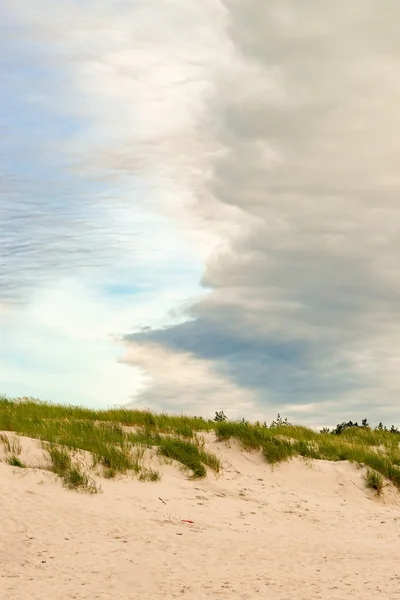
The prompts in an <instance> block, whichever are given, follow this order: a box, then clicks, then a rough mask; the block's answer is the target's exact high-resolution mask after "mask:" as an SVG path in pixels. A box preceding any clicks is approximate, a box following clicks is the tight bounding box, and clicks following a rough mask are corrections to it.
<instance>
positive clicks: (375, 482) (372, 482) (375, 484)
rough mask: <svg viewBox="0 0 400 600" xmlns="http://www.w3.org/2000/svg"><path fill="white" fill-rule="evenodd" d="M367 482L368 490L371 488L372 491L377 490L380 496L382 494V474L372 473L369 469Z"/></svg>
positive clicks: (366, 476)
mask: <svg viewBox="0 0 400 600" xmlns="http://www.w3.org/2000/svg"><path fill="white" fill-rule="evenodd" d="M365 482H366V486H367V487H368V488H370V489H371V490H375V491H376V493H377V494H378V495H379V494H381V493H382V490H383V477H382V475H381V474H380V473H377V472H376V471H371V470H370V469H368V471H367V473H366V475H365Z"/></svg>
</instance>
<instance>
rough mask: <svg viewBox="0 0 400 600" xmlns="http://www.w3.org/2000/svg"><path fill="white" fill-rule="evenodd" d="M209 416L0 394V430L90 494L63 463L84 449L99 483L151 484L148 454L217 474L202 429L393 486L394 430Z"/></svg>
mask: <svg viewBox="0 0 400 600" xmlns="http://www.w3.org/2000/svg"><path fill="white" fill-rule="evenodd" d="M216 417H217V418H216V419H215V420H206V419H203V418H200V417H189V416H186V415H167V414H155V413H153V412H150V411H148V410H143V411H140V410H128V409H109V410H103V411H101V410H90V409H86V408H82V407H79V406H64V405H55V404H49V403H45V402H40V401H39V400H36V399H33V398H19V399H7V398H4V397H0V431H7V432H14V433H16V434H19V435H24V436H27V437H32V438H36V439H39V440H41V441H42V442H43V443H45V444H46V445H47V446H46V448H47V449H48V451H49V454H50V458H51V461H52V469H53V471H54V472H55V473H56V474H58V475H59V476H60V477H61V479H62V480H63V483H64V485H66V486H67V487H71V488H74V489H86V491H93V487H91V485H92V482H91V480H90V478H88V476H87V474H85V473H84V472H83V471H82V470H81V469H80V467H79V464H78V463H76V461H75V462H74V461H73V460H72V458H71V456H72V453H73V452H75V451H86V452H87V453H88V455H89V456H90V457H91V461H92V464H91V465H90V468H92V469H94V470H96V473H97V474H99V475H102V476H103V477H105V478H113V477H116V476H117V475H118V474H124V473H128V472H130V473H134V474H136V476H137V477H138V479H139V480H140V481H157V480H158V479H159V478H160V473H159V472H158V471H153V470H152V469H149V468H148V467H145V465H144V459H145V455H146V452H147V453H148V452H149V451H151V452H156V453H157V454H158V455H160V456H162V457H164V458H165V459H167V460H172V461H176V462H178V463H179V464H180V465H181V466H182V467H183V468H185V469H187V470H188V471H189V472H190V473H191V476H192V477H194V478H200V477H204V476H205V475H206V472H207V467H208V468H209V469H211V470H213V471H214V472H216V473H218V472H219V471H220V468H221V465H220V461H219V459H218V458H217V456H216V455H215V454H213V453H210V452H208V451H207V450H206V449H205V445H204V441H203V440H202V438H201V436H200V435H199V434H200V432H207V431H214V432H215V434H216V436H217V439H218V440H219V441H225V442H228V441H229V440H230V439H234V440H236V441H237V442H238V443H239V444H240V446H241V447H242V448H243V449H245V450H248V451H256V450H257V451H261V452H262V454H263V456H264V458H265V460H266V462H267V463H269V464H271V465H275V464H278V463H281V462H283V461H287V460H290V459H291V458H293V457H294V456H301V457H304V458H305V459H314V460H329V461H350V462H353V463H356V464H359V465H364V466H366V467H368V472H367V476H366V485H367V486H368V487H371V488H372V489H376V487H373V485H372V483H373V482H374V478H375V484H374V485H376V486H378V483H379V481H378V480H379V477H382V478H385V479H388V480H390V481H391V482H392V483H394V484H395V485H396V486H397V487H398V488H399V489H400V433H398V432H397V431H394V432H393V431H391V430H387V429H385V428H382V427H380V428H377V429H375V430H372V429H371V428H370V427H369V426H365V427H364V426H363V427H359V426H354V427H347V428H346V427H341V428H339V433H338V430H337V431H334V432H329V431H328V430H323V431H322V432H320V433H318V432H316V431H313V430H311V429H308V428H306V427H302V426H294V425H291V424H289V423H288V422H287V421H286V420H282V419H281V418H280V417H279V416H278V419H277V421H274V422H273V423H271V425H270V426H269V427H268V426H267V425H266V423H264V424H263V425H261V424H260V423H255V424H252V423H249V422H247V421H244V420H242V421H228V420H226V418H225V416H224V415H223V413H216ZM336 433H338V434H336ZM0 442H2V443H3V445H4V448H5V451H6V456H7V460H13V461H15V458H18V455H19V453H20V452H21V445H20V442H19V440H18V438H17V437H16V436H15V435H14V436H13V435H5V434H0ZM85 478H87V479H85ZM377 478H378V479H377ZM377 482H378V483H377ZM370 484H371V485H370Z"/></svg>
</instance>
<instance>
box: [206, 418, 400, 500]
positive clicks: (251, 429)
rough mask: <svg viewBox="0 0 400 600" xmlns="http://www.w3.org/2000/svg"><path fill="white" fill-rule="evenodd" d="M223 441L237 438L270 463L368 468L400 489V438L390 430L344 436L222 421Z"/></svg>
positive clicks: (218, 427) (352, 431)
mask: <svg viewBox="0 0 400 600" xmlns="http://www.w3.org/2000/svg"><path fill="white" fill-rule="evenodd" d="M215 431H216V435H217V438H218V439H219V440H224V441H228V440H229V439H231V438H232V439H236V440H237V441H238V442H239V444H240V445H241V446H242V447H243V448H244V449H246V450H261V451H262V453H263V455H264V457H265V459H266V460H267V462H269V463H270V464H276V463H279V462H282V461H285V460H289V459H290V458H292V457H293V456H302V457H304V458H308V459H315V460H329V461H345V460H346V461H349V462H353V463H356V464H359V465H364V466H367V467H369V468H370V469H372V470H373V471H374V472H375V473H377V474H380V475H381V476H383V477H385V478H386V479H388V480H390V481H391V482H392V483H393V484H394V485H395V486H396V487H397V488H399V489H400V435H399V434H397V433H390V431H381V430H371V429H362V428H351V429H347V430H345V431H344V432H343V433H341V434H340V435H332V434H327V433H317V432H315V431H312V430H311V429H307V428H306V427H298V426H294V425H282V426H278V427H264V426H260V425H252V424H250V423H243V422H228V421H224V422H218V423H217V424H216V427H215Z"/></svg>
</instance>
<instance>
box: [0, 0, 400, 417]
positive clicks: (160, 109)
mask: <svg viewBox="0 0 400 600" xmlns="http://www.w3.org/2000/svg"><path fill="white" fill-rule="evenodd" d="M3 10H4V19H3V23H4V24H3V29H4V30H7V31H8V32H9V35H8V37H7V38H5V37H4V38H3V39H7V44H8V43H9V40H10V39H14V40H16V41H17V42H18V43H14V44H12V45H11V48H12V53H11V57H12V60H10V59H9V62H8V64H4V63H3V66H2V68H3V72H4V74H5V75H4V76H5V77H6V78H7V82H8V83H7V89H8V96H7V98H8V100H5V101H4V102H7V103H8V104H7V106H8V108H7V110H8V111H9V112H8V113H7V115H8V116H7V121H9V122H11V123H13V125H14V124H16V123H19V126H18V127H17V128H15V127H14V126H13V127H12V128H11V127H10V126H9V122H8V123H6V122H5V121H4V122H2V123H0V126H1V130H2V131H4V132H5V137H4V138H3V139H4V140H6V141H5V142H0V157H1V161H2V165H3V168H2V170H3V172H4V173H5V176H4V177H3V178H2V180H1V181H0V197H1V206H0V217H1V223H2V229H3V230H4V232H5V234H3V235H2V238H1V240H2V241H0V250H1V254H2V256H4V257H5V260H3V262H2V263H1V266H0V276H1V281H2V296H1V298H2V299H3V302H5V301H7V302H10V301H11V302H15V301H16V300H17V299H21V298H23V299H24V300H26V299H27V297H28V296H27V294H28V290H34V289H38V288H40V289H44V288H45V286H47V288H48V289H50V288H52V287H54V286H55V284H56V283H57V282H58V280H60V281H63V280H64V279H63V278H65V277H66V276H67V277H68V278H72V280H74V281H79V282H80V284H79V285H81V283H82V284H83V285H84V287H85V289H87V290H94V289H96V294H98V295H97V296H96V300H94V299H93V298H92V300H90V306H92V307H94V306H95V304H94V303H95V302H96V304H97V303H100V304H101V303H102V302H103V303H104V306H105V307H107V308H105V310H106V312H107V314H109V315H111V311H112V310H114V304H113V302H114V301H113V300H110V298H112V297H114V296H118V297H119V299H120V300H119V302H122V304H121V305H120V306H124V307H125V309H124V310H122V309H121V310H122V313H123V315H124V318H123V319H122V320H121V321H120V322H119V324H118V327H119V329H118V333H122V332H124V333H125V334H126V337H125V339H126V343H127V344H128V349H127V350H126V352H127V353H126V355H125V358H124V361H125V362H127V363H129V364H134V365H137V366H139V367H140V369H141V372H146V373H147V379H146V384H145V386H144V387H142V388H139V387H137V386H136V387H135V386H132V392H131V393H132V394H134V393H135V392H136V400H135V402H137V403H143V402H145V403H146V404H147V405H149V406H151V405H154V406H157V407H159V408H168V409H169V410H185V409H186V407H188V409H189V408H190V410H192V408H193V410H195V409H196V411H197V408H196V407H200V405H201V406H202V407H203V410H204V411H205V412H208V413H210V412H211V413H212V411H213V410H214V409H217V408H218V409H219V408H220V407H222V406H224V407H227V409H228V408H229V406H228V405H229V400H228V398H231V401H230V402H231V407H230V408H231V410H230V411H229V412H230V413H231V414H236V413H240V412H241V411H243V412H246V411H247V412H246V415H244V416H247V415H248V416H251V415H256V414H257V415H259V414H261V413H263V412H264V413H265V414H266V416H267V417H269V416H274V414H273V413H274V412H275V411H277V409H279V410H280V411H281V412H285V411H286V412H287V413H289V414H288V416H292V417H293V418H301V420H302V421H304V422H308V423H318V424H319V423H322V422H324V421H325V422H331V421H335V420H336V418H342V417H343V418H345V417H346V416H347V415H348V416H349V418H354V417H355V418H361V417H362V416H364V414H367V413H368V415H370V418H371V419H373V418H375V417H376V419H377V420H380V418H381V415H383V416H385V415H386V417H387V420H393V421H396V420H397V421H398V418H397V417H396V402H397V395H398V393H399V391H400V378H399V377H398V375H397V372H398V370H397V363H398V361H399V359H400V356H399V353H398V350H397V349H398V347H399V346H400V344H399V342H400V332H399V328H398V326H397V323H398V322H399V316H400V315H399V308H398V307H399V291H398V290H399V289H400V288H399V279H400V270H399V268H398V266H397V254H398V251H399V249H400V248H399V245H400V244H399V240H398V234H397V229H398V227H399V223H400V214H399V210H400V209H399V208H398V200H397V194H398V189H399V185H400V176H399V175H398V168H397V163H398V157H397V154H398V151H397V145H398V144H397V128H396V124H397V121H398V116H399V110H400V109H399V106H400V104H399V100H400V84H399V81H400V79H399V77H398V74H399V73H398V71H399V68H400V67H399V64H400V42H399V40H398V35H397V30H396V23H398V17H399V11H400V9H399V6H398V3H397V2H396V1H395V0H388V2H387V3H386V4H385V10H382V7H380V6H379V7H378V6H377V4H376V2H372V0H354V2H352V3H351V4H348V3H347V4H345V3H344V2H339V3H334V4H332V3H328V2H322V3H321V2H317V1H316V0H305V1H304V2H302V3H301V5H300V4H299V3H298V2H296V1H295V0H279V1H278V0H272V1H271V2H265V1H264V0H248V1H246V2H240V1H238V0H223V1H221V2H220V1H218V0H207V1H205V2H202V3H195V2H189V1H187V0H185V1H184V0H178V1H176V2H164V1H163V2H161V0H152V1H150V2H146V3H144V2H133V1H132V2H109V1H107V2H106V1H98V2H96V3H95V2H93V1H91V0H87V1H86V2H82V3H79V4H78V3H74V2H72V1H71V2H65V3H63V4H60V3H57V2H55V1H54V0H46V1H43V0H41V1H39V2H37V3H35V5H34V6H33V4H32V3H31V2H28V1H25V0H21V1H20V2H19V3H18V11H17V10H16V9H15V8H14V5H13V3H11V2H9V1H8V0H6V1H5V2H4V9H3ZM10 32H11V33H10ZM3 43H6V42H3ZM29 73H37V74H38V75H37V77H33V76H30V75H28V74H29ZM55 82H56V83H55ZM13 98H14V99H15V98H18V99H19V100H18V102H20V103H22V104H21V106H22V107H23V109H18V112H17V113H14V112H12V111H13V108H12V106H13V103H12V102H11V99H13ZM17 105H18V106H19V104H18V103H17ZM22 112H23V115H24V118H23V119H22V118H21V119H20V115H21V114H22ZM4 114H5V113H4ZM18 119H20V120H18ZM33 125H35V126H33ZM35 132H37V133H35ZM7 140H8V141H7ZM8 148H11V149H12V148H14V150H12V151H11V150H10V151H8V150H7V149H8ZM18 157H22V158H21V160H18ZM3 224H4V226H3ZM136 274H138V275H137V276H136ZM200 278H201V284H202V286H203V288H204V289H203V293H201V294H200V288H199V287H198V286H197V284H196V282H197V281H199V280H200ZM96 286H97V287H96ZM121 286H122V287H121ZM125 286H128V289H129V287H130V286H139V288H140V289H144V288H146V286H147V289H148V290H149V294H148V295H147V296H146V302H147V301H148V298H150V297H156V296H157V294H158V293H161V290H163V293H162V294H161V295H162V297H163V298H167V297H168V298H169V299H168V301H167V300H166V301H165V304H164V305H163V306H164V308H165V310H164V317H160V318H159V319H158V320H157V319H156V320H155V321H154V322H150V321H151V312H150V311H147V312H146V313H144V312H140V311H141V309H140V307H143V306H146V303H145V305H143V304H141V303H142V301H143V297H142V296H141V295H140V294H139V295H135V294H134V295H133V296H129V294H128V296H127V298H129V300H128V299H125V300H123V299H124V298H126V297H125V294H124V293H123V292H122V291H121V290H123V289H126V287H125ZM72 289H73V288H72V287H71V290H72ZM100 289H101V291H99V290H100ZM174 289H175V290H179V294H178V296H179V298H177V300H176V302H177V304H176V305H177V306H178V313H179V322H178V321H175V322H174V323H171V320H169V321H168V319H167V320H166V319H165V315H166V314H167V312H168V311H169V310H170V309H171V308H173V305H174V300H173V293H172V292H173V290H174ZM118 290H119V291H118ZM204 292H205V293H204ZM71 293H72V291H71ZM171 293H172V296H171ZM82 294H83V296H85V298H87V296H86V295H85V294H86V292H82ZM151 295H153V296H151ZM83 296H82V298H83ZM1 298H0V299H1ZM35 298H36V296H35ZM65 298H66V297H65ZM65 298H64V300H63V302H67V300H66V299H65ZM133 298H135V300H133ZM185 298H186V299H187V302H185V303H184V304H182V302H183V301H184V299H185ZM35 301H36V300H35ZM82 302H83V300H82ZM85 302H86V303H87V300H86V301H85ZM128 303H130V308H131V307H132V306H134V307H135V309H136V310H137V311H138V312H140V314H141V315H142V318H143V321H142V322H141V323H137V322H136V323H131V322H129V316H128V315H130V314H131V313H130V309H129V311H128V310H127V307H128ZM42 306H43V307H44V306H45V304H43V305H42ZM25 310H26V309H25ZM43 310H44V308H43ZM46 310H47V309H46ZM76 311H79V309H78V306H76ZM94 314H96V311H94ZM157 314H158V315H161V314H162V311H161V310H159V311H158V313H157ZM185 317H186V320H185ZM58 319H61V316H60V315H59V316H58V317H57V322H58ZM99 320H102V322H103V323H104V322H107V323H109V324H110V326H112V327H113V328H114V327H117V325H116V324H115V323H114V322H113V320H112V319H109V320H107V319H105V317H104V316H103V317H101V318H100V317H99ZM73 323H74V320H73V319H72V320H71V322H70V325H69V327H70V328H71V329H70V331H72V329H74V331H75V333H74V335H78V334H77V330H79V325H76V327H75V325H74V324H73ZM76 323H80V321H79V319H78V320H77V322H76ZM97 323H99V322H98V321H97ZM141 325H142V326H143V327H145V326H147V325H150V326H151V330H147V331H139V330H140V326H141ZM96 331H98V332H101V331H103V335H105V334H106V329H105V327H104V325H103V324H102V325H101V326H100V325H98V328H96ZM115 331H116V330H114V331H112V330H111V331H110V329H109V328H108V329H107V333H115ZM130 332H132V333H130ZM76 339H77V338H76ZM129 344H131V348H130V350H129ZM90 351H91V350H90ZM93 356H95V352H94V354H93ZM107 360H108V359H107ZM160 364H162V365H163V366H162V368H160V367H159V365H160ZM168 365H169V366H168ZM127 371H129V369H128V368H127ZM183 371H186V373H187V375H185V376H184V377H181V378H180V377H179V372H180V373H181V375H182V373H183ZM205 380H207V381H208V383H207V384H206V383H204V382H205ZM180 381H184V382H185V383H184V384H183V383H181V382H180ZM143 385H144V384H143ZM127 387H128V386H127ZM127 387H125V386H124V388H123V389H124V391H123V394H125V393H128V392H125V390H127ZM120 395H121V394H120ZM217 404H219V406H217ZM197 412H200V410H198V411H197ZM227 412H228V410H227ZM382 418H383V417H382Z"/></svg>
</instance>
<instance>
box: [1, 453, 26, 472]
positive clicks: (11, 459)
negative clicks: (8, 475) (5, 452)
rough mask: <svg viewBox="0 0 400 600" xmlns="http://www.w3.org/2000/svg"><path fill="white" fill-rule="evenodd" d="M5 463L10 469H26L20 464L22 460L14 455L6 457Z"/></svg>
mask: <svg viewBox="0 0 400 600" xmlns="http://www.w3.org/2000/svg"><path fill="white" fill-rule="evenodd" d="M6 463H7V464H9V465H11V466H12V467H19V468H20V469H25V468H26V465H25V464H24V463H23V462H22V460H21V459H20V458H19V457H18V456H15V454H11V456H7V457H6Z"/></svg>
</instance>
